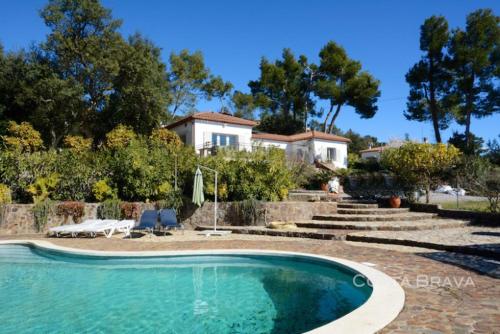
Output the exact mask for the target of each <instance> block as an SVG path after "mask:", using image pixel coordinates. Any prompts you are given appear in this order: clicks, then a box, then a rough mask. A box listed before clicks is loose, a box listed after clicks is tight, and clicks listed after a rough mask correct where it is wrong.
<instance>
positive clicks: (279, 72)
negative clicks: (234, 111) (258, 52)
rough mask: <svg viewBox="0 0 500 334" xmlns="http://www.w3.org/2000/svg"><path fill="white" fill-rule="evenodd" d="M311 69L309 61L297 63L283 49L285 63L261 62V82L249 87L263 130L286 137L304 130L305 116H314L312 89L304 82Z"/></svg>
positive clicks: (290, 54) (302, 60) (301, 58)
mask: <svg viewBox="0 0 500 334" xmlns="http://www.w3.org/2000/svg"><path fill="white" fill-rule="evenodd" d="M308 68H309V64H308V61H307V58H306V57H305V56H300V57H299V58H298V59H297V58H296V57H295V56H294V54H293V53H292V51H291V50H290V49H284V50H283V54H282V59H280V60H276V61H275V62H274V63H272V62H270V61H268V60H267V59H266V58H263V59H262V60H261V62H260V77H259V79H257V80H254V81H250V82H249V83H248V86H249V87H250V89H251V92H252V95H253V97H254V103H255V105H256V106H257V107H258V108H260V109H261V111H262V120H261V124H260V126H259V127H260V128H261V130H264V131H269V132H275V133H283V134H293V133H296V132H298V131H303V130H304V128H305V126H304V119H305V113H306V112H307V113H309V114H311V115H314V114H315V109H314V101H313V100H312V98H311V96H310V95H311V90H312V87H311V86H310V85H308V84H307V82H305V79H307V78H308ZM306 106H307V107H306Z"/></svg>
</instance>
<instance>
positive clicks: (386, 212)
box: [337, 208, 410, 215]
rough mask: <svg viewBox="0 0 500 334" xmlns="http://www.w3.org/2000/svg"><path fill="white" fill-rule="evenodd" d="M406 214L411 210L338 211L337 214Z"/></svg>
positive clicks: (340, 209)
mask: <svg viewBox="0 0 500 334" xmlns="http://www.w3.org/2000/svg"><path fill="white" fill-rule="evenodd" d="M405 212H410V209H368V210H366V209H344V208H338V209H337V213H338V214H343V215H392V214H398V213H399V214H400V213H405Z"/></svg>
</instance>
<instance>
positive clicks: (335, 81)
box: [315, 42, 380, 133]
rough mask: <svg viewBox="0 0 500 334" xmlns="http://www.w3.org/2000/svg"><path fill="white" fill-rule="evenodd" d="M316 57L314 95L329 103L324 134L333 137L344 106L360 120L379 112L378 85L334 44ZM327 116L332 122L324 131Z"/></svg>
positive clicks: (328, 45) (324, 126)
mask: <svg viewBox="0 0 500 334" xmlns="http://www.w3.org/2000/svg"><path fill="white" fill-rule="evenodd" d="M319 57H320V65H319V69H318V78H317V79H316V83H315V93H316V95H318V97H320V98H321V99H325V100H328V101H329V103H330V109H329V110H328V113H327V114H326V117H325V120H324V123H323V130H324V131H325V132H328V133H332V131H333V125H334V124H335V120H336V119H337V117H338V115H339V113H340V110H341V108H342V106H344V105H349V106H351V107H353V108H354V110H355V111H356V113H357V114H359V115H360V116H361V117H362V118H372V117H373V116H374V115H375V113H376V112H377V109H378V108H377V106H376V102H377V100H378V97H379V96H380V91H379V88H378V87H379V84H380V83H379V81H378V80H376V79H375V78H373V76H372V75H371V74H369V73H368V72H366V71H361V63H360V62H358V61H355V60H352V59H350V58H349V57H348V56H347V53H346V52H345V50H344V49H343V48H342V47H341V46H339V45H338V44H336V43H335V42H328V43H327V44H326V45H325V46H324V47H323V48H322V49H321V51H320V53H319ZM332 113H333V115H332ZM330 115H332V118H331V120H330V125H328V128H327V123H328V120H329V119H330Z"/></svg>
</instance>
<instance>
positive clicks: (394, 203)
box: [389, 193, 401, 209]
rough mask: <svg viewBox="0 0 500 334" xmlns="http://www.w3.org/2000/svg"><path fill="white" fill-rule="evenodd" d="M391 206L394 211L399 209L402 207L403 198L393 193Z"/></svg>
mask: <svg viewBox="0 0 500 334" xmlns="http://www.w3.org/2000/svg"><path fill="white" fill-rule="evenodd" d="M389 206H390V207H391V208H393V209H397V208H399V207H400V206H401V197H400V196H399V195H398V194H395V193H393V194H392V195H391V197H389Z"/></svg>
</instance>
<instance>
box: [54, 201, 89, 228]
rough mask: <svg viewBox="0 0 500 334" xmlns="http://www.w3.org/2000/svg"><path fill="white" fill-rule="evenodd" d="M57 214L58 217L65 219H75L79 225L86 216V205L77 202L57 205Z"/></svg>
mask: <svg viewBox="0 0 500 334" xmlns="http://www.w3.org/2000/svg"><path fill="white" fill-rule="evenodd" d="M56 214H57V215H58V216H64V218H65V219H68V217H73V221H74V222H75V223H78V222H79V221H80V219H81V218H82V217H83V215H84V214H85V205H84V204H83V202H76V201H66V202H62V203H59V204H57V206H56Z"/></svg>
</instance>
